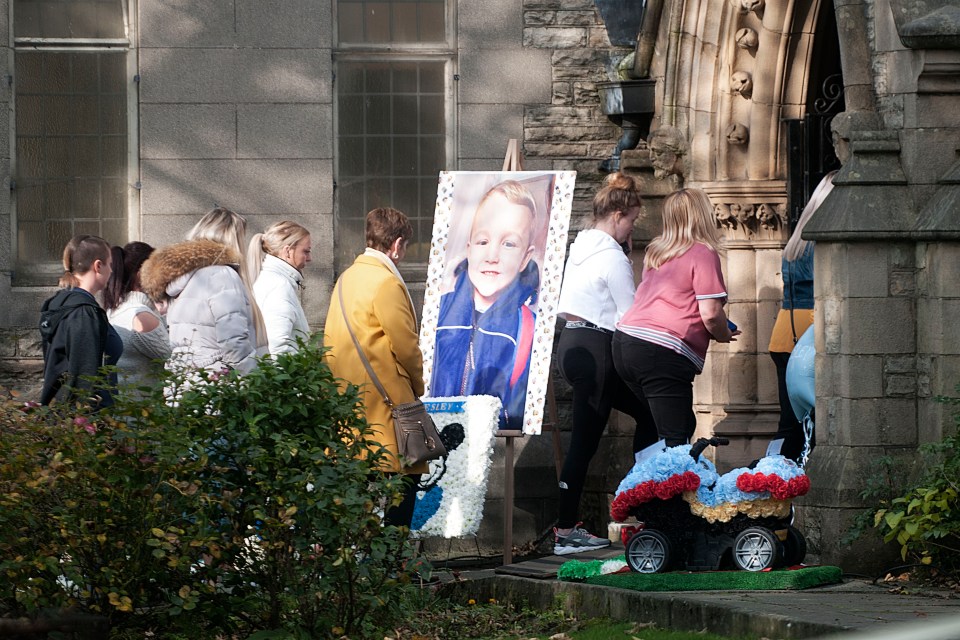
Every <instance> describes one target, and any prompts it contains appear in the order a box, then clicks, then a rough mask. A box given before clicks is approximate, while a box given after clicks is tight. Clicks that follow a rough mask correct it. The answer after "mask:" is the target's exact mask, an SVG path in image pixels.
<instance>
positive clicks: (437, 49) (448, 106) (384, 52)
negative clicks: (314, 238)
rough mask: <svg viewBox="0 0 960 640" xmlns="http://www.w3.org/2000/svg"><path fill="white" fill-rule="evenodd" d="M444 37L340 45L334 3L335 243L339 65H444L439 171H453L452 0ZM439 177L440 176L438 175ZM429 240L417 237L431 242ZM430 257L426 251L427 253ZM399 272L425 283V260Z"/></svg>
mask: <svg viewBox="0 0 960 640" xmlns="http://www.w3.org/2000/svg"><path fill="white" fill-rule="evenodd" d="M444 4H445V34H446V40H445V42H443V43H439V42H435V43H396V42H388V43H348V44H341V43H340V42H339V37H340V34H339V19H338V15H337V10H338V5H339V2H338V1H337V0H334V2H333V21H332V29H333V50H332V58H333V76H334V83H333V85H334V86H333V167H332V170H333V184H334V206H333V211H334V215H333V235H334V238H335V242H337V243H339V241H340V219H341V214H340V201H339V200H340V199H339V192H338V189H337V185H338V184H339V182H340V157H341V156H340V133H339V132H340V114H339V111H340V106H339V102H340V101H339V90H338V86H337V71H338V68H339V64H340V63H376V62H443V63H444V70H443V74H444V108H443V112H444V119H445V122H444V125H445V129H444V138H445V142H444V154H445V156H446V165H447V166H446V167H445V168H443V169H441V170H456V169H457V168H458V159H457V104H456V80H457V75H456V74H457V49H456V30H455V29H454V21H455V5H456V2H455V1H454V0H445V3H444ZM438 178H439V176H438ZM431 239H432V233H431V238H419V240H424V241H428V242H429V241H430V240H431ZM427 253H428V254H429V252H427ZM340 262H341V259H340V252H339V250H338V249H336V248H335V250H334V265H333V266H334V273H336V274H338V275H339V274H340V273H343V271H344V270H345V269H346V268H347V267H349V266H350V264H349V263H347V264H341V263H340ZM399 268H400V271H401V272H402V273H403V274H404V276H405V278H406V279H407V280H410V281H413V282H422V281H425V280H426V273H427V258H424V259H423V260H417V261H416V262H414V261H412V260H405V261H403V262H402V263H401V265H400V267H399Z"/></svg>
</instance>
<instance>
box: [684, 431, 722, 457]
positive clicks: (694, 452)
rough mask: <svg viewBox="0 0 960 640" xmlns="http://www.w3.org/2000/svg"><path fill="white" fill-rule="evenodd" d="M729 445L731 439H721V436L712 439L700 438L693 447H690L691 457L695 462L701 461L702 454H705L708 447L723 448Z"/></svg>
mask: <svg viewBox="0 0 960 640" xmlns="http://www.w3.org/2000/svg"><path fill="white" fill-rule="evenodd" d="M728 444H730V439H729V438H721V437H720V436H714V437H712V438H700V439H699V440H697V441H696V442H694V443H693V446H691V447H690V457H691V458H693V459H694V460H699V459H700V454H701V453H703V450H704V449H706V448H707V447H710V446H714V447H722V446H724V445H728Z"/></svg>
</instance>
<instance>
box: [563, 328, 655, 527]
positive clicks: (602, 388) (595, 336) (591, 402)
mask: <svg viewBox="0 0 960 640" xmlns="http://www.w3.org/2000/svg"><path fill="white" fill-rule="evenodd" d="M611 338H612V334H610V333H609V332H605V331H602V330H600V329H591V328H588V327H576V328H571V327H568V328H564V329H563V333H561V334H560V343H559V345H558V347H557V359H558V360H559V365H560V373H561V374H562V375H563V378H564V379H565V380H566V381H567V382H568V383H570V385H571V386H572V387H573V427H572V429H571V433H570V448H569V450H568V451H567V457H566V460H565V461H564V463H563V470H562V471H561V472H560V503H559V507H558V514H557V515H558V520H557V527H559V528H560V529H569V528H570V527H573V526H574V525H576V524H577V522H578V520H579V512H580V496H581V494H582V493H583V484H584V481H585V480H586V477H587V468H588V467H589V466H590V460H591V459H592V458H593V456H594V454H595V453H596V452H597V448H598V447H599V445H600V438H601V436H603V432H604V429H606V426H607V420H608V419H609V418H610V411H611V409H617V410H618V411H622V412H624V413H626V414H628V415H630V416H631V417H632V418H633V419H634V420H635V421H636V423H637V428H636V430H635V431H634V433H633V450H634V451H640V450H641V449H643V448H645V447H646V446H648V445H650V444H653V443H654V442H656V440H657V436H656V431H655V430H653V428H652V424H653V422H652V418H651V417H650V415H649V411H648V409H647V408H646V406H645V405H644V404H643V403H641V402H639V401H638V400H637V398H636V397H635V396H634V395H633V393H632V392H631V391H630V389H628V388H627V387H626V385H624V383H623V380H621V379H620V376H619V375H617V371H616V369H614V366H613V355H612V353H611V349H610V339H611Z"/></svg>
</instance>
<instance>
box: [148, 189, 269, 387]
mask: <svg viewBox="0 0 960 640" xmlns="http://www.w3.org/2000/svg"><path fill="white" fill-rule="evenodd" d="M245 234H246V221H245V220H244V219H243V218H242V217H241V216H239V215H237V214H236V213H234V212H233V211H230V210H229V209H224V208H222V207H218V208H216V209H214V210H213V211H211V212H210V213H208V214H207V215H205V216H204V217H203V218H202V219H201V220H200V222H198V223H197V224H196V225H195V226H194V227H193V229H191V230H190V233H188V234H187V241H186V242H181V243H179V244H175V245H172V246H170V247H166V248H164V249H160V250H158V251H156V252H154V254H153V255H152V256H150V259H149V260H147V262H146V263H145V264H144V265H143V269H142V272H141V283H142V286H143V289H144V291H146V293H147V294H148V295H149V296H150V297H151V298H153V299H154V300H155V301H157V302H167V303H168V305H169V306H168V311H167V324H168V326H169V332H170V343H171V345H172V346H173V354H172V356H171V358H170V361H169V362H170V365H169V366H170V367H171V368H176V369H180V368H186V369H205V370H207V371H210V372H212V373H219V372H222V371H224V370H233V369H236V370H237V371H239V372H240V373H249V372H250V371H252V370H253V369H254V368H255V367H256V366H257V361H256V358H257V356H258V355H260V353H259V352H258V344H259V338H258V336H264V335H265V334H264V332H263V330H262V329H260V330H258V329H257V326H258V324H261V325H262V322H260V321H259V312H258V310H257V308H256V303H254V302H253V296H252V295H251V293H250V287H249V285H248V284H247V283H246V281H245V280H244V269H243V264H242V260H243V258H242V247H243V242H244V236H245Z"/></svg>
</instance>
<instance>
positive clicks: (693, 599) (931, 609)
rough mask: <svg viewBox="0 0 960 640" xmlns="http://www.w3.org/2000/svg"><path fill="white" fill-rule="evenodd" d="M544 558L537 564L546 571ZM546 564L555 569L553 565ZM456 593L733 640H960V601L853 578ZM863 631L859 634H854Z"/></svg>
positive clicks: (487, 584)
mask: <svg viewBox="0 0 960 640" xmlns="http://www.w3.org/2000/svg"><path fill="white" fill-rule="evenodd" d="M544 560H545V559H540V560H538V561H536V562H538V563H539V564H540V565H541V566H543V565H544V564H545V563H544ZM546 564H549V560H548V562H547V563H546ZM461 575H462V577H463V578H465V581H463V582H461V583H459V584H458V585H456V586H455V587H454V588H455V589H457V590H458V591H460V592H462V593H463V594H464V596H467V597H473V598H476V599H477V600H479V601H483V600H486V599H489V598H496V599H497V600H498V601H501V602H514V603H523V604H526V605H528V606H532V607H544V608H549V607H554V606H557V603H558V602H562V603H563V606H564V607H565V608H567V609H568V610H570V611H571V612H573V613H575V614H577V615H579V616H582V617H610V618H615V619H623V620H635V621H638V622H654V623H656V624H657V625H658V626H661V627H665V628H681V629H689V630H695V631H699V630H702V629H706V630H707V631H710V632H713V633H722V634H724V635H727V636H734V637H735V636H737V635H743V636H748V635H749V636H753V637H764V638H770V639H771V640H773V639H777V638H784V639H793V638H826V637H830V636H832V635H834V634H841V636H842V637H845V638H852V637H858V636H861V637H862V638H864V639H866V638H870V639H871V640H873V639H877V640H879V639H880V638H890V639H894V638H896V639H898V640H899V639H908V640H960V595H958V594H956V593H953V592H951V591H946V590H943V591H940V590H931V589H921V588H920V587H918V586H911V585H900V584H896V583H892V584H885V583H882V582H881V583H877V584H874V583H872V582H871V581H869V580H860V579H846V580H845V581H844V582H843V583H842V584H838V585H829V586H824V587H816V588H813V589H807V590H803V591H733V592H731V591H725V592H717V591H697V592H691V591H684V592H659V593H648V592H637V591H628V590H623V589H611V588H609V587H601V586H593V585H585V584H578V583H570V582H559V581H557V580H556V579H554V578H543V577H541V578H530V577H520V576H518V575H505V574H498V573H497V572H495V571H494V570H492V569H491V570H484V571H464V572H462V573H461ZM851 632H859V633H853V634H852V633H851Z"/></svg>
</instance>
